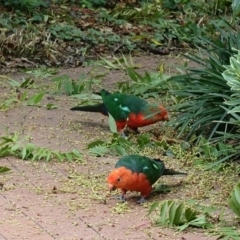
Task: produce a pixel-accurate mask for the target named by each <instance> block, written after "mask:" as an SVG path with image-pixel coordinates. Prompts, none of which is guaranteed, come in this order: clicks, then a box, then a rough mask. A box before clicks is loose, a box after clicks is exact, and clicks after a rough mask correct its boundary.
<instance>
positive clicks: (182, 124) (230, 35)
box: [169, 25, 240, 140]
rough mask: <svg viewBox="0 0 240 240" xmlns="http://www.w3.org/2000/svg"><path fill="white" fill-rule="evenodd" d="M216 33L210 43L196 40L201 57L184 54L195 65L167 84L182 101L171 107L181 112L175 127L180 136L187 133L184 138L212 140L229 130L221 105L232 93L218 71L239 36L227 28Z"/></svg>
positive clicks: (204, 40)
mask: <svg viewBox="0 0 240 240" xmlns="http://www.w3.org/2000/svg"><path fill="white" fill-rule="evenodd" d="M219 34H220V36H218V37H217V38H216V40H214V41H213V42H211V41H209V40H207V39H204V38H199V40H201V42H202V45H203V46H204V47H201V48H200V52H201V55H200V54H198V55H196V54H189V55H186V57H187V58H189V59H190V60H192V61H193V62H195V63H197V64H198V65H199V66H198V67H196V68H189V67H188V68H187V73H186V74H181V75H178V76H174V77H172V78H171V79H170V81H169V82H170V83H171V84H172V86H174V87H175V88H174V90H173V91H172V93H173V94H174V95H176V96H178V97H179V99H181V100H182V101H181V102H180V103H179V104H177V105H176V106H175V110H180V111H182V113H181V114H180V115H179V116H178V117H177V119H176V121H175V124H176V125H177V128H178V129H179V130H180V134H182V133H183V132H185V131H188V134H187V139H189V138H191V137H192V136H195V137H197V138H198V137H199V136H201V135H204V136H206V137H207V138H208V140H212V139H213V138H214V137H216V136H217V131H220V130H224V129H225V130H226V131H230V130H233V129H232V128H231V127H230V129H229V125H228V124H227V123H224V122H226V121H228V120H229V119H230V115H229V113H228V110H229V109H226V108H225V106H224V102H225V101H227V100H229V98H230V96H231V94H232V93H233V92H232V90H231V89H230V87H229V86H228V85H227V83H226V80H225V79H224V78H223V76H222V72H223V71H224V70H225V68H224V66H223V65H227V64H229V58H230V56H232V54H233V52H234V51H233V49H232V48H239V47H240V34H239V33H238V32H235V31H234V29H233V28H231V27H230V26H228V25H226V26H225V30H220V29H219Z"/></svg>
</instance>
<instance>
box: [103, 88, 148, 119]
mask: <svg viewBox="0 0 240 240" xmlns="http://www.w3.org/2000/svg"><path fill="white" fill-rule="evenodd" d="M101 96H102V99H103V102H104V104H105V106H106V108H107V109H108V112H109V113H110V114H111V115H112V116H113V118H114V119H115V120H116V121H124V120H126V119H127V118H128V116H129V114H130V113H134V114H138V113H141V110H142V109H143V108H144V106H145V105H147V104H148V103H147V101H145V100H144V99H142V98H139V97H137V96H133V95H127V94H122V93H112V94H111V93H109V92H107V91H106V90H104V89H103V90H101Z"/></svg>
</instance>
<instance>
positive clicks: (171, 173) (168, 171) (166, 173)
mask: <svg viewBox="0 0 240 240" xmlns="http://www.w3.org/2000/svg"><path fill="white" fill-rule="evenodd" d="M163 175H187V173H183V172H178V171H175V170H172V169H167V168H165V169H164V172H163Z"/></svg>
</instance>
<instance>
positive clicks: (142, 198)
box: [137, 197, 147, 204]
mask: <svg viewBox="0 0 240 240" xmlns="http://www.w3.org/2000/svg"><path fill="white" fill-rule="evenodd" d="M146 201H147V200H146V199H145V198H144V197H141V198H140V200H138V201H137V203H139V204H142V203H145V202H146Z"/></svg>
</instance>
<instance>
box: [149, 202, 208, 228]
mask: <svg viewBox="0 0 240 240" xmlns="http://www.w3.org/2000/svg"><path fill="white" fill-rule="evenodd" d="M156 209H157V216H156V224H158V225H163V226H171V227H174V226H177V227H178V229H179V230H180V231H183V230H184V229H186V228H187V227H189V226H191V227H200V228H206V227H208V226H210V225H209V224H210V223H209V222H208V221H207V219H206V216H205V215H203V214H199V213H198V212H197V211H195V210H193V209H192V208H190V207H187V206H186V205H185V204H184V203H177V202H174V201H164V202H163V203H159V202H156V203H154V204H152V206H151V207H150V209H149V212H148V214H151V213H152V212H153V211H154V210H156Z"/></svg>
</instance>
